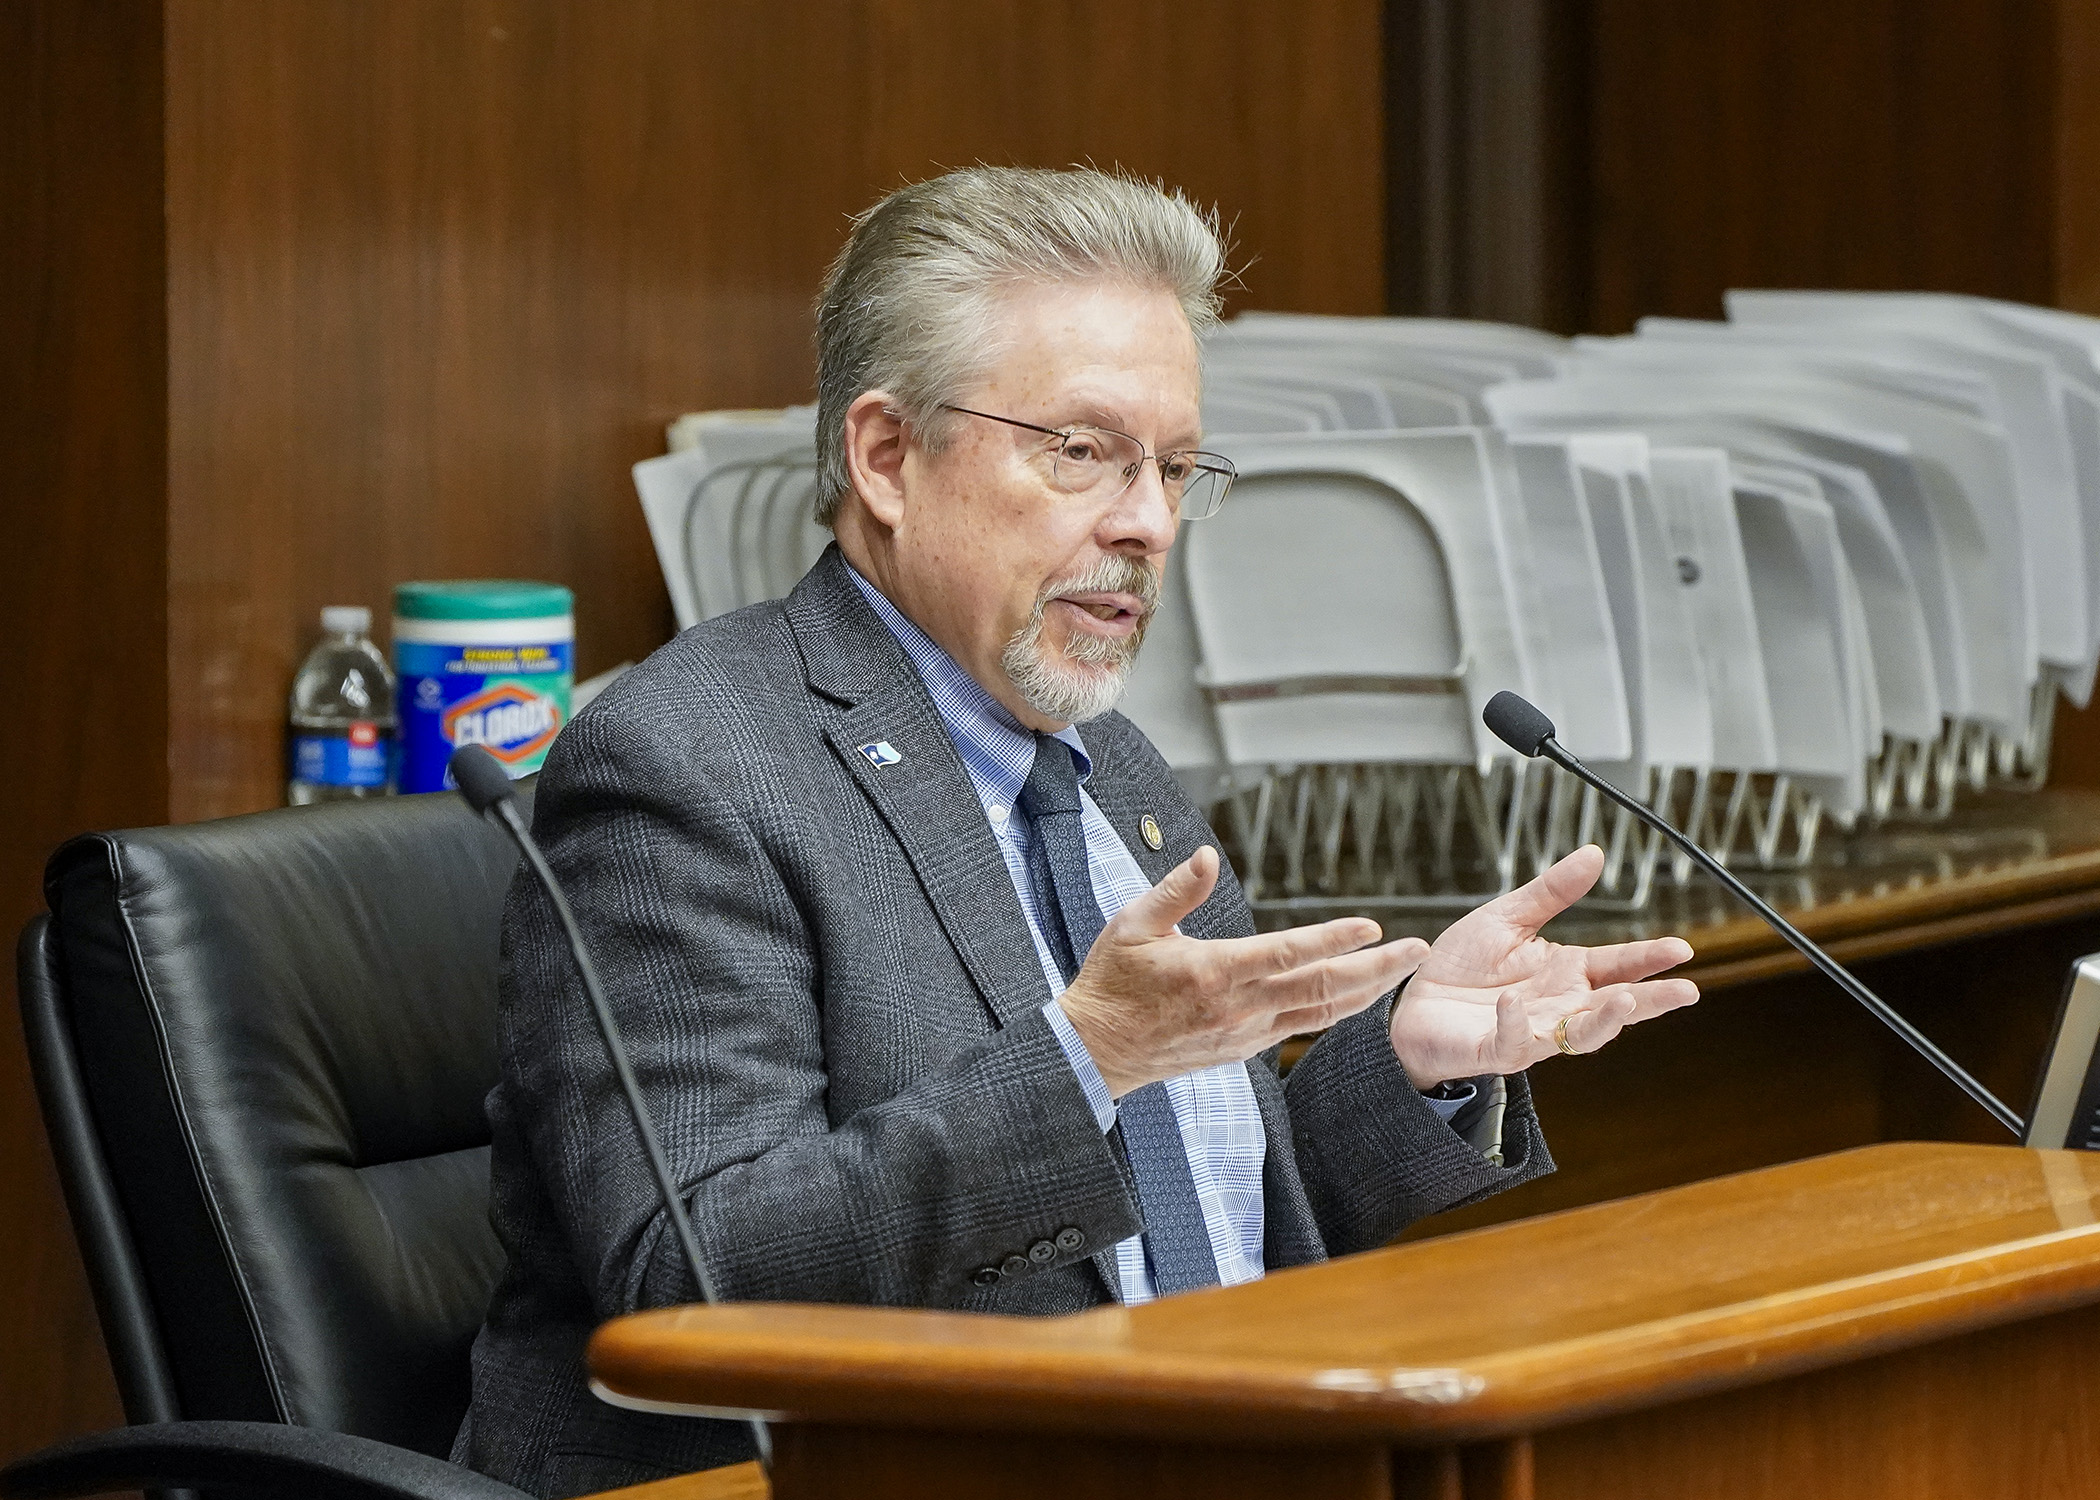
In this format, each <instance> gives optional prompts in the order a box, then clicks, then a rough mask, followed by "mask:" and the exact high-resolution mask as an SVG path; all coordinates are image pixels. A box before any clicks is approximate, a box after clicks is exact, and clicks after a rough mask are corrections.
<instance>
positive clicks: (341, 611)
mask: <svg viewBox="0 0 2100 1500" xmlns="http://www.w3.org/2000/svg"><path fill="white" fill-rule="evenodd" d="M371 628H372V611H370V610H369V609H366V608H365V607H364V606H362V605H358V604H335V605H330V606H329V607H328V608H327V609H324V610H322V611H321V630H322V632H323V635H322V638H321V642H320V644H319V645H317V646H315V647H314V649H313V650H312V651H311V652H309V653H308V655H307V658H306V662H305V664H304V665H303V666H301V667H300V668H299V675H298V677H296V678H294V679H293V681H292V707H291V742H292V743H291V758H292V769H291V780H290V782H289V784H288V785H287V786H286V789H285V800H286V801H288V802H290V803H291V804H292V805H293V806H294V807H303V806H305V805H306V804H308V803H310V802H340V801H343V800H345V799H348V798H352V797H384V796H386V795H387V794H389V793H390V792H392V791H393V789H394V785H393V770H394V766H393V760H394V729H395V723H396V720H395V717H394V674H393V673H392V672H391V671H389V670H388V668H387V664H386V658H385V657H383V656H381V655H380V654H379V648H378V647H377V646H374V645H373V644H372V641H371V637H370V636H369V635H368V634H367V632H369V631H370V630H371Z"/></svg>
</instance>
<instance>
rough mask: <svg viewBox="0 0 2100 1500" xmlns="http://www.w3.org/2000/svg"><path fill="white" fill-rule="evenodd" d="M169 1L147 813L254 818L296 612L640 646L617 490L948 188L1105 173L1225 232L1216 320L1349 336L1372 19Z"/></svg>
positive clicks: (636, 575)
mask: <svg viewBox="0 0 2100 1500" xmlns="http://www.w3.org/2000/svg"><path fill="white" fill-rule="evenodd" d="M1186 10H1187V8H1186V7H1182V6H1176V5H1172V4H1167V3H1161V0H1148V3H1137V4H1130V3H1123V0H1079V3H1070V4H1060V5H1047V6H1046V5H1040V4H1030V3H1022V0H1007V3H993V4H980V3H972V4H963V3H940V4H912V5H906V4H857V5H842V4H830V3H824V4H817V3H802V4H797V3H787V4H772V5H761V4H756V3H752V4H724V5H703V4H684V5H672V4H644V3H634V0H623V3H611V4H608V3H588V0H575V3H561V4H554V3H544V0H518V3H496V0H477V3H458V4H453V3H446V4H428V3H423V0H382V3H366V0H328V3H323V0H307V3H302V4H299V5H270V4H260V3H256V0H184V3H181V4H173V5H170V7H169V10H168V112H167V118H168V127H167V157H168V167H167V181H168V305H169V308H170V326H169V348H170V360H169V430H170V432H171V434H172V449H171V455H170V457H171V462H170V470H169V481H168V573H169V588H170V596H171V600H170V602H171V616H170V620H171V623H170V643H169V683H170V688H169V701H170V718H171V723H170V730H171V740H170V751H169V761H170V768H171V787H172V808H173V812H174V815H175V816H176V817H177V818H178V819H186V818H196V817H208V816H215V815H218V814H223V813H230V812H240V811H245V810H248V809H251V808H257V807H264V806H268V805H270V804H272V803H273V802H275V801H277V800H279V799H280V797H281V795H282V787H281V784H280V783H281V779H282V775H283V771H282V766H283V750H282V734H283V729H282V717H283V704H282V701H281V699H282V695H283V690H284V686H285V684H286V683H287V682H288V680H289V678H290V674H291V672H292V669H293V666H294V664H295V661H296V658H297V655H298V654H299V652H300V651H301V650H303V648H304V646H305V644H306V642H307V640H308V637H309V635H310V633H311V631H312V630H313V628H314V626H313V621H314V615H315V612H316V611H317V610H318V609H319V608H320V606H321V605H323V604H326V603H334V602H342V603H357V602H365V603H369V604H371V605H372V606H373V607H374V610H375V613H377V614H378V615H379V616H380V617H381V618H382V619H383V618H384V616H385V613H386V605H387V600H388V590H389V587H390V585H391V584H392V583H394V582H395V581H397V580H400V579H403V578H413V577H432V576H435V577H450V576H461V575H465V576H487V575H491V574H493V575H499V576H500V575H521V576H526V577H545V578H553V579H557V580H560V581H563V582H566V583H570V584H572V585H573V586H574V587H575V588H576V590H577V609H578V621H577V628H578V636H579V646H578V657H579V671H580V672H582V673H585V674H588V673H590V672H594V671H597V670H599V669H601V668H604V667H606V666H609V665H611V664H613V663H614V662H617V661H619V660H622V659H636V658H639V657H641V656H643V655H645V654H646V653H648V652H649V651H650V650H652V649H653V648H654V647H656V646H658V645H660V644H661V643H662V642H663V641H665V640H667V639H668V638H669V637H670V634H671V615H670V609H669V605H668V602H667V600H666V598H665V594H664V590H663V587H662V585H661V583H660V581H659V578H658V574H657V567H656V562H655V558H654V555H653V553H652V552H651V550H650V547H649V543H648V538H647V533H646V532H645V530H644V528H643V525H642V520H641V515H640V511H639V509H638V507H637V506H636V503H635V500H634V494H633V488H632V484H631V482H630V480H629V478H628V473H627V470H628V466H629V465H630V464H632V463H633V462H634V461H635V460H637V459H640V458H645V457H648V456H649V455H651V454H653V453H658V452H661V451H662V448H663V425H664V423H665V421H666V420H668V419H669V418H670V417H672V416H675V415H676V414H678V413H679V412H682V411H687V410H692V409H695V408H704V407H719V406H748V405H772V404H778V403H783V402H788V401H796V400H804V399H808V398H809V396H810V395H811V392H812V390H813V380H812V356H811V347H810V332H811V318H810V312H809V308H810V303H811V300H812V297H813V294H814V292H815V288H816V285H817V282H818V279H819V277H820V275H821V273H822V270H823V267H824V265H825V263H826V262H827V260H828V259H829V258H830V257H831V256H832V255H833V254H834V253H835V252H836V250H837V249H838V246H839V244H840V242H841V239H842V236H843V233H844V230H845V228H846V223H847V216H848V215H850V214H852V213H853V212H855V211H857V210H859V209H861V208H864V207H866V206H867V205H868V204H869V203H870V202H871V201H873V200H874V199H875V198H876V197H878V196H880V194H881V193H882V192H883V191H884V190H885V189H887V188H889V187H892V186H895V185H896V184H898V183H899V182H902V181H904V180H906V179H909V178H916V177H920V176H925V175H928V174H930V173H932V172H933V171H935V170H937V169H938V168H939V167H940V166H942V165H963V164H968V163H971V162H975V161H979V160H984V161H992V162H1018V163H1027V164H1052V165H1055V164H1063V163H1066V162H1071V161H1075V160H1091V161H1094V162H1097V163H1100V164H1103V165H1106V164H1110V163H1120V164H1122V165H1124V166H1126V167H1129V168H1131V169H1132V170H1135V171H1138V172H1142V173H1145V174H1148V175H1154V176H1160V177H1164V178H1166V179H1168V180H1169V181H1172V182H1174V183H1177V184H1179V185H1180V186H1182V187H1183V188H1185V189H1186V190H1188V191H1189V192H1190V193H1191V194H1192V195H1194V196H1195V197H1196V198H1198V199H1200V200H1203V201H1206V202H1212V203H1216V204H1218V205H1220V206H1221V207H1222V209H1223V211H1224V212H1225V214H1226V216H1227V217H1228V218H1230V219H1232V220H1233V221H1234V223H1235V229H1236V235H1237V238H1238V240H1239V242H1240V246H1241V253H1242V256H1243V258H1244V259H1246V260H1247V261H1248V263H1249V264H1248V269H1247V272H1246V278H1245V286H1244V288H1243V289H1242V290H1241V291H1240V292H1239V293H1238V294H1237V295H1238V300H1239V301H1240V303H1241V304H1242V305H1258V306H1271V307H1288V308H1302V309H1308V310H1318V311H1334V312H1375V311H1378V310H1379V309H1380V307H1381V305H1382V298H1383V282H1382V261H1383V253H1384V252H1383V242H1382V238H1381V235H1382V224H1383V210H1384V204H1383V198H1382V182H1383V176H1382V158H1381V154H1380V153H1381V145H1380V128H1381V127H1380V104H1379V99H1380V87H1381V80H1380V76H1379V61H1378V35H1379V25H1380V16H1379V10H1378V7H1377V5H1376V4H1375V3H1372V0H1351V3H1346V4H1322V5H1319V6H1312V7H1303V8H1299V7H1276V6H1271V5H1265V4H1262V3H1260V0H1235V3H1230V4H1219V5H1215V6H1208V7H1204V10H1205V12H1206V14H1205V18H1204V23H1203V24H1201V25H1197V26H1185V25H1183V24H1182V23H1183V21H1184V19H1185V15H1184V13H1185V11H1186Z"/></svg>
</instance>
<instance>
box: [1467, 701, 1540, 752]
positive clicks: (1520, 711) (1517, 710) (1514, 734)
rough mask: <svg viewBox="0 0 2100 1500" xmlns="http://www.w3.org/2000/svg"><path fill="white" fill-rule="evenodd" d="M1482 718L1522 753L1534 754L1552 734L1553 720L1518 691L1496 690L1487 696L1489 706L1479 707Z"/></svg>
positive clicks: (1500, 737)
mask: <svg viewBox="0 0 2100 1500" xmlns="http://www.w3.org/2000/svg"><path fill="white" fill-rule="evenodd" d="M1480 722H1481V723H1483V724H1485V725H1487V727H1488V728H1489V729H1490V730H1492V731H1493V732H1494V735H1495V738H1496V739H1498V740H1500V741H1502V743H1503V744H1505V745H1507V746H1509V748H1510V749H1512V750H1514V751H1516V752H1517V754H1519V755H1525V756H1535V755H1537V754H1538V753H1539V747H1540V746H1541V745H1543V744H1544V743H1545V742H1546V741H1547V740H1550V739H1552V738H1553V721H1552V720H1551V719H1549V718H1547V717H1546V716H1545V715H1544V714H1542V713H1540V712H1539V711H1538V710H1537V709H1536V708H1534V707H1532V706H1531V704H1529V703H1527V702H1526V701H1525V700H1524V699H1522V698H1519V697H1518V696H1517V695H1516V694H1515V693H1509V692H1502V693H1497V694H1495V696H1494V697H1492V698H1490V699H1488V701H1487V707H1486V708H1483V709H1482V710H1481V711H1480Z"/></svg>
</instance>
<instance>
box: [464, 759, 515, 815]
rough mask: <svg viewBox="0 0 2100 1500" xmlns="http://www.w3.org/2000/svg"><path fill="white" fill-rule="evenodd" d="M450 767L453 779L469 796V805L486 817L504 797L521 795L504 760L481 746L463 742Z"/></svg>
mask: <svg viewBox="0 0 2100 1500" xmlns="http://www.w3.org/2000/svg"><path fill="white" fill-rule="evenodd" d="M448 769H449V770H450V771H451V772H452V779H453V781H455V782H456V783H458V785H459V794H460V795H461V796H462V797H464V798H466V799H467V806H469V807H471V808H473V809H474V811H475V812H477V813H479V814H481V815H482V816H483V817H487V816H488V811H489V809H490V808H492V807H494V806H495V805H496V804H497V803H498V802H501V801H502V800H503V799H504V798H506V797H515V796H516V795H517V794H518V793H517V789H516V788H515V787H513V786H512V785H511V784H510V772H508V771H506V770H504V769H503V762H502V761H500V760H498V759H496V757H495V756H493V755H491V754H489V753H488V751H487V750H485V749H484V748H482V747H481V746H480V745H461V746H460V747H459V748H458V749H457V750H455V751H453V752H452V760H451V763H450V765H449V766H448Z"/></svg>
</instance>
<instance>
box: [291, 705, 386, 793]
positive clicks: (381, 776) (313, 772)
mask: <svg viewBox="0 0 2100 1500" xmlns="http://www.w3.org/2000/svg"><path fill="white" fill-rule="evenodd" d="M391 739H392V736H391V735H390V734H389V733H388V732H387V731H386V730H384V729H381V728H380V727H379V726H378V725H377V724H371V723H367V722H365V721H363V720H360V721H358V722H356V723H354V724H352V725H351V726H350V727H349V728H348V729H347V730H345V731H344V732H343V733H341V734H311V733H309V734H295V735H293V736H292V776H293V777H294V778H295V779H296V780H299V781H304V782H307V783H309V784H311V785H314V786H385V785H386V773H387V759H388V751H389V750H390V749H391V748H392V746H391V745H390V744H389V743H388V742H389V741H390V740H391Z"/></svg>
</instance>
